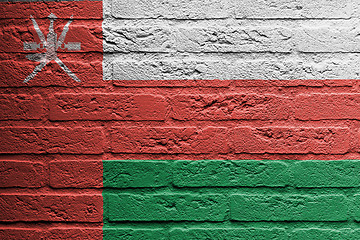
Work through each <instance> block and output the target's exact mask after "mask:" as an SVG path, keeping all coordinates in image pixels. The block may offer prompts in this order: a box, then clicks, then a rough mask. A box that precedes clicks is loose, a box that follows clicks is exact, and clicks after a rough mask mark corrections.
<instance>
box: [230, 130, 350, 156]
mask: <svg viewBox="0 0 360 240" xmlns="http://www.w3.org/2000/svg"><path fill="white" fill-rule="evenodd" d="M349 137H350V134H349V129H347V128H334V127H329V128H324V127H320V128H293V127H292V128H287V127H274V128H266V127H261V128H249V127H239V128H235V129H234V130H233V131H231V133H230V140H231V142H232V146H233V148H234V149H235V152H237V153H244V152H245V153H302V154H304V153H316V154H320V153H325V154H343V153H346V152H347V151H348V150H349V148H350V139H349Z"/></svg>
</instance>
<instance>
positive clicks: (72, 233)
mask: <svg viewBox="0 0 360 240" xmlns="http://www.w3.org/2000/svg"><path fill="white" fill-rule="evenodd" d="M102 237H103V234H102V229H101V228H82V227H81V228H53V229H50V231H49V233H48V234H47V238H46V239H52V240H61V239H79V240H80V239H84V240H93V239H102Z"/></svg>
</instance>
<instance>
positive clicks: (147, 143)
mask: <svg viewBox="0 0 360 240" xmlns="http://www.w3.org/2000/svg"><path fill="white" fill-rule="evenodd" d="M110 139H111V141H110V146H111V152H113V153H169V154H175V153H185V154H198V153H227V152H228V151H229V147H228V144H227V134H226V128H215V127H206V128H203V129H196V128H194V127H152V128H150V127H144V128H138V127H132V128H119V127H118V128H113V129H112V131H111V133H110Z"/></svg>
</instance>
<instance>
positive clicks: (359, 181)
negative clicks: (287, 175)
mask: <svg viewBox="0 0 360 240" xmlns="http://www.w3.org/2000/svg"><path fill="white" fill-rule="evenodd" d="M291 172H292V176H293V184H294V186H296V187H311V188H322V187H358V186H360V161H356V160H354V161H352V160H342V161H313V160H309V161H296V162H294V163H293V164H292V167H291Z"/></svg>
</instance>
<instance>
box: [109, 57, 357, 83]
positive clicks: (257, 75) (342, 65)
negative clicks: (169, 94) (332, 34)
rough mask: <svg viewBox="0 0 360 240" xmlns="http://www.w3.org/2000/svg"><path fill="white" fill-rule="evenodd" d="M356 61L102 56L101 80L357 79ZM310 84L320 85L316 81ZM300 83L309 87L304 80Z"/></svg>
mask: <svg viewBox="0 0 360 240" xmlns="http://www.w3.org/2000/svg"><path fill="white" fill-rule="evenodd" d="M178 58H180V57H178ZM197 58H200V56H199V57H197ZM359 62H360V58H358V57H350V56H347V55H345V56H343V57H342V58H334V57H332V56H324V57H321V56H319V60H317V61H314V60H313V59H312V58H311V57H309V56H302V57H301V58H300V59H299V60H298V59H289V60H282V59H279V60H276V59H272V58H268V59H266V60H262V59H261V60H258V59H256V60H247V59H236V60H233V61H231V60H223V59H218V58H215V57H211V56H207V57H206V58H205V59H203V60H201V59H196V60H194V59H187V58H185V59H182V58H180V59H174V58H170V57H162V59H161V60H151V61H150V60H141V61H136V60H127V59H125V60H124V59H122V58H115V60H114V58H113V56H111V57H110V56H107V55H104V63H106V64H107V65H111V67H108V68H104V78H105V79H106V80H114V79H116V80H134V79H136V80H154V79H155V80H164V79H167V80H173V79H189V80H193V79H197V80H199V79H201V80H209V79H222V80H227V79H251V80H250V81H259V80H255V79H271V80H274V79H281V80H286V82H289V84H290V83H291V82H295V81H297V80H292V81H290V80H289V79H306V80H309V79H357V78H358V74H359V71H358V69H359V68H360V64H359ZM242 81H243V80H242ZM309 81H310V82H312V83H313V84H314V82H317V83H318V85H323V84H321V83H320V81H319V80H316V81H311V80H309ZM339 81H340V80H339ZM342 81H343V80H342ZM301 83H302V85H306V86H307V85H309V83H305V81H301ZM283 85H284V84H283Z"/></svg>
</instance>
